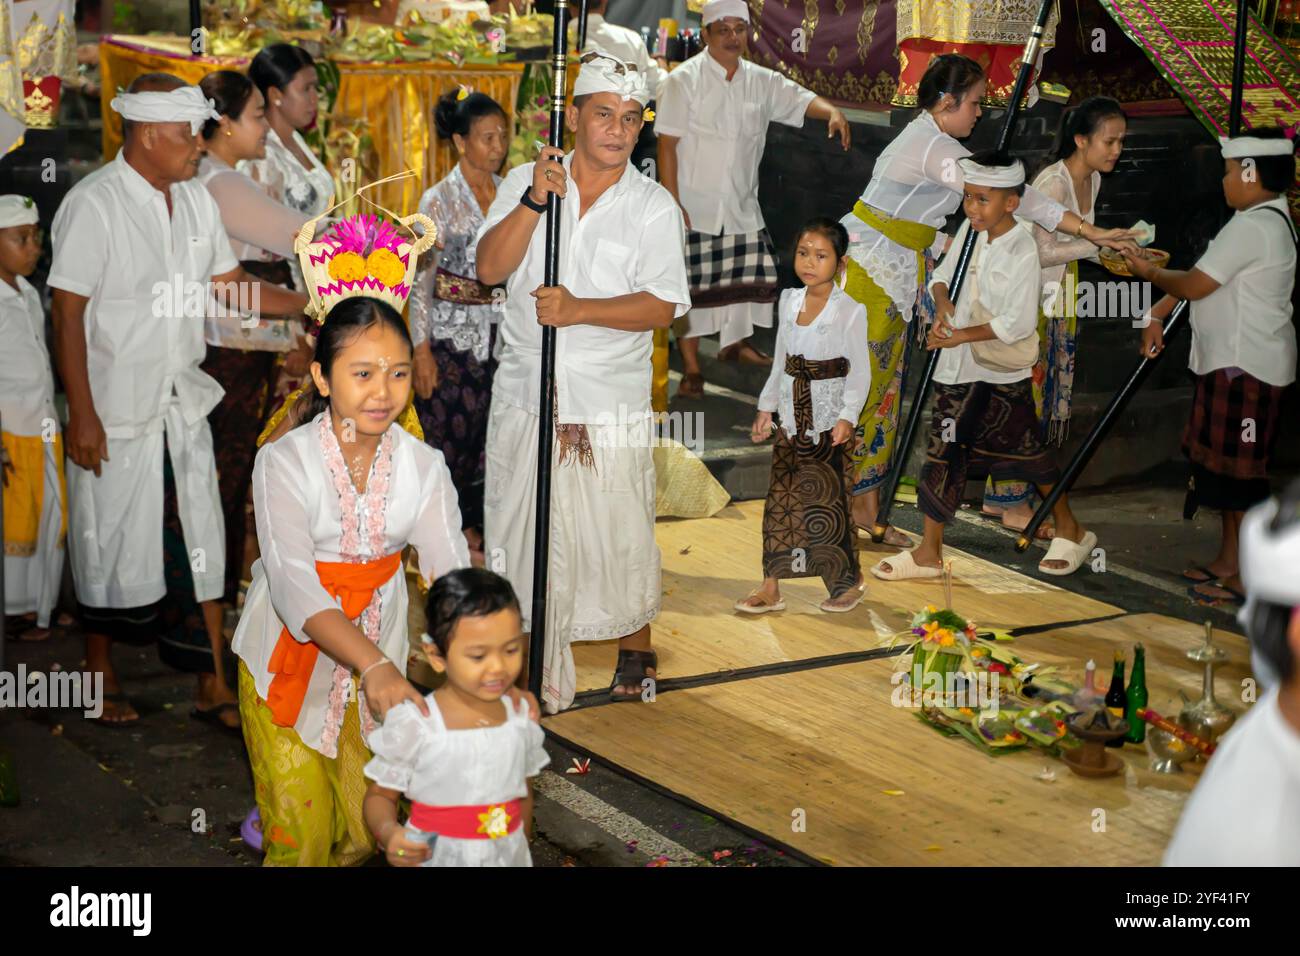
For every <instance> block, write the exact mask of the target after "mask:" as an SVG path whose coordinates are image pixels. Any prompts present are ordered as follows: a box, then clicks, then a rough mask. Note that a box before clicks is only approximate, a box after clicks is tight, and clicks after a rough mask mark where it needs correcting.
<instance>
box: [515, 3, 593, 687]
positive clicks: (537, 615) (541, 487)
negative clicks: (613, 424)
mask: <svg viewBox="0 0 1300 956" xmlns="http://www.w3.org/2000/svg"><path fill="white" fill-rule="evenodd" d="M584 6H585V4H584ZM567 20H568V9H567V8H566V7H565V5H564V4H563V3H557V4H556V5H555V30H554V32H553V34H552V37H551V67H552V69H553V70H554V72H555V77H554V81H553V82H552V84H551V135H550V145H552V146H555V147H559V148H563V147H564V99H565V94H566V92H567V89H566V87H567V85H568V84H567V78H568V71H569V64H568V51H567V45H568V44H567V41H568V23H567V22H566V21H567ZM538 161H539V162H540V161H541V158H540V157H539V158H538ZM543 284H544V285H546V286H547V287H548V288H549V287H551V286H557V285H559V284H560V197H559V196H557V195H556V194H555V193H547V194H546V266H545V275H544V279H543ZM554 381H555V326H553V325H544V326H542V385H541V397H540V400H539V402H538V409H539V418H538V420H537V513H536V520H535V521H534V527H535V528H536V534H535V535H534V538H533V614H532V620H533V631H532V634H531V635H530V637H529V641H528V689H529V690H530V691H532V692H533V694H534V695H535V696H536V697H537V698H538V700H540V699H541V697H542V661H543V658H544V656H545V653H546V587H547V578H548V572H549V571H550V558H551V452H552V449H553V447H554V440H555V390H554Z"/></svg>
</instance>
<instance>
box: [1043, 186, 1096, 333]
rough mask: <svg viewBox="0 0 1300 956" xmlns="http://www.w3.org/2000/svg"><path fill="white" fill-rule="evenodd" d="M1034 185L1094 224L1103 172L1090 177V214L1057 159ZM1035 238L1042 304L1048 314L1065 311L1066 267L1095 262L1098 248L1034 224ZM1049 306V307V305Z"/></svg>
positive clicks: (1056, 314) (1076, 238) (1059, 314)
mask: <svg viewBox="0 0 1300 956" xmlns="http://www.w3.org/2000/svg"><path fill="white" fill-rule="evenodd" d="M1034 188H1035V189H1037V190H1038V191H1039V192H1040V193H1042V194H1043V195H1044V196H1047V197H1048V198H1049V199H1054V200H1056V201H1057V202H1059V203H1060V204H1061V205H1063V206H1064V207H1065V208H1066V209H1068V210H1070V212H1072V213H1074V214H1075V215H1076V216H1078V217H1080V218H1081V219H1084V220H1086V221H1087V222H1089V223H1093V224H1095V223H1096V221H1097V192H1098V191H1099V190H1100V189H1101V173H1099V172H1096V171H1095V170H1094V171H1093V174H1092V178H1091V188H1092V204H1091V206H1090V207H1089V209H1088V212H1087V214H1086V215H1085V214H1084V213H1082V212H1080V211H1079V207H1080V206H1081V205H1082V203H1080V202H1079V197H1078V195H1077V194H1076V193H1075V191H1074V179H1073V177H1071V176H1070V170H1069V169H1068V168H1067V167H1066V165H1065V160H1058V161H1057V162H1055V163H1052V165H1050V166H1048V167H1047V168H1046V169H1044V170H1043V171H1042V172H1041V173H1039V174H1038V175H1037V176H1036V177H1035V178H1034ZM1032 228H1033V232H1034V241H1035V242H1036V243H1038V264H1039V265H1040V266H1042V272H1043V305H1044V309H1045V310H1046V311H1048V312H1049V314H1052V315H1055V316H1062V315H1064V314H1065V294H1064V290H1062V289H1061V288H1060V283H1061V279H1062V277H1063V276H1064V275H1065V267H1066V266H1067V265H1069V264H1070V263H1071V262H1075V261H1077V260H1079V259H1091V260H1092V261H1093V262H1096V261H1097V259H1098V249H1097V247H1096V246H1094V245H1093V244H1092V243H1091V242H1089V241H1088V240H1087V239H1083V238H1080V237H1078V236H1070V235H1067V234H1063V233H1059V232H1049V231H1048V230H1046V229H1044V228H1043V227H1042V226H1039V225H1034V226H1033V227H1032ZM1049 306H1050V308H1049Z"/></svg>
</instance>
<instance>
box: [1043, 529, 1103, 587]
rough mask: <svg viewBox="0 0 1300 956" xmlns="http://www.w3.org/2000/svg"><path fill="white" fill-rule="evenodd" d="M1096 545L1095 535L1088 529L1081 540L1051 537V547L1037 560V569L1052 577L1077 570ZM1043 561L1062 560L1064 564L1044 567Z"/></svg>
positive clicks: (1069, 573)
mask: <svg viewBox="0 0 1300 956" xmlns="http://www.w3.org/2000/svg"><path fill="white" fill-rule="evenodd" d="M1096 546H1097V535H1096V534H1095V533H1094V532H1092V531H1089V532H1087V533H1086V534H1085V535H1084V536H1083V540H1082V541H1078V542H1075V541H1071V540H1070V539H1069V538H1053V539H1052V544H1051V547H1049V548H1048V549H1047V554H1046V555H1044V557H1043V560H1042V561H1039V562H1038V570H1039V571H1040V572H1041V573H1042V574H1050V575H1052V576H1053V577H1058V578H1063V577H1066V576H1068V575H1071V574H1073V573H1074V572H1075V571H1078V570H1079V565H1081V564H1083V562H1084V561H1086V560H1088V557H1089V555H1091V554H1092V549H1093V548H1095V547H1096ZM1043 561H1064V562H1066V566H1065V567H1063V568H1045V567H1043Z"/></svg>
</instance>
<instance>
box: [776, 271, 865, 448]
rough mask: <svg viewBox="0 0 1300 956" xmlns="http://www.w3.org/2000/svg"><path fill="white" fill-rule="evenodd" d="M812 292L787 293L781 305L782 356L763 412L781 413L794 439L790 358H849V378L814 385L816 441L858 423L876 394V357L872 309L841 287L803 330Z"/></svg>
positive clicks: (779, 334) (778, 352)
mask: <svg viewBox="0 0 1300 956" xmlns="http://www.w3.org/2000/svg"><path fill="white" fill-rule="evenodd" d="M807 295H808V290H807V289H806V288H799V289H786V290H785V291H784V292H782V293H781V301H780V303H779V304H778V306H777V312H778V320H777V323H778V324H777V331H776V354H775V355H774V356H773V357H772V372H771V374H769V375H768V377H767V384H766V385H764V386H763V391H762V394H760V395H759V398H758V407H759V409H760V410H762V411H765V412H780V414H781V427H782V428H784V429H785V433H786V435H788V436H790V437H792V438H793V437H794V430H795V415H794V376H792V375H787V374H786V373H785V359H786V356H787V355H802V356H803V357H804V358H805V359H808V360H809V361H822V360H825V359H834V358H846V359H848V360H849V374H848V375H847V376H845V377H843V378H828V379H821V380H814V381H812V382H810V383H809V385H810V388H811V391H812V403H813V430H812V431H811V432H809V433H808V437H810V438H812V439H813V440H814V441H816V440H817V439H818V438H820V437H821V435H822V434H823V433H825V432H828V431H830V430H831V429H832V428H834V427H835V423H836V422H837V421H839V420H840V419H841V418H842V419H844V420H846V421H850V422H853V423H855V424H856V423H857V420H858V416H859V415H860V414H862V406H863V405H865V404H866V401H867V393H868V392H870V390H871V357H870V352H869V349H868V345H867V309H866V306H864V305H862V304H861V303H859V302H854V301H853V299H852V298H851V297H850V296H849V295H848V293H846V292H845V291H844V290H842V289H840V288H839V287H838V286H833V287H832V288H831V294H830V296H829V297H828V298H827V300H826V305H825V306H823V307H822V310H821V312H820V313H819V314H818V316H817V318H815V319H813V320H812V322H811V323H809V324H808V325H800V324H799V322H798V318H799V312H800V311H801V310H802V309H803V304H804V300H805V299H806V298H807Z"/></svg>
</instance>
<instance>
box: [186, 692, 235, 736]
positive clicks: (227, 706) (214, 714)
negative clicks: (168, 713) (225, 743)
mask: <svg viewBox="0 0 1300 956" xmlns="http://www.w3.org/2000/svg"><path fill="white" fill-rule="evenodd" d="M232 709H233V710H234V712H235V714H236V715H238V714H239V705H238V704H232V703H231V702H230V701H226V702H225V703H223V704H217V706H216V707H210V708H208V709H207V710H200V709H199V708H198V707H191V708H190V718H191V719H193V720H200V721H202V722H203V723H205V724H212V725H214V726H216V727H219V728H221V729H222V730H225V731H229V732H230V733H232V734H238V735H239V736H240V737H243V736H244V728H243V721H240V725H239V726H236V727H231V726H230V725H229V724H228V723H226V722H225V721H224V720H222V719H221V713H222V711H226V710H232Z"/></svg>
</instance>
